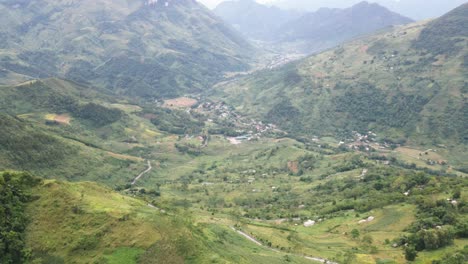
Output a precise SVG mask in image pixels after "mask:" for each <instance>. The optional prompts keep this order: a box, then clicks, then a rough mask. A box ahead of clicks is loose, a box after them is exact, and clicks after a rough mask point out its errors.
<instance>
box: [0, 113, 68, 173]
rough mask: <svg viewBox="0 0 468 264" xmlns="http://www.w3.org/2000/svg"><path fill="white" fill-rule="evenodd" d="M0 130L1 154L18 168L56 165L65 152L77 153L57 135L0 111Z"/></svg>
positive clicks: (0, 155)
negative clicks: (40, 129)
mask: <svg viewBox="0 0 468 264" xmlns="http://www.w3.org/2000/svg"><path fill="white" fill-rule="evenodd" d="M0 130H1V133H0V157H3V159H6V160H7V161H10V162H12V163H13V164H12V165H14V166H15V168H17V169H33V168H47V167H52V166H58V165H59V164H60V163H61V161H62V160H63V159H64V158H65V157H66V156H67V155H75V154H76V153H77V149H76V148H75V147H73V146H70V145H67V144H65V143H64V142H63V141H62V140H60V139H58V138H57V137H54V136H52V135H49V134H46V133H44V132H41V131H39V130H37V129H35V128H34V127H32V126H31V125H30V124H28V123H26V122H24V121H22V120H20V119H17V118H14V117H11V116H8V115H3V114H0ZM4 161H5V160H4ZM3 166H5V165H3ZM4 169H5V168H4ZM10 169H11V168H10Z"/></svg>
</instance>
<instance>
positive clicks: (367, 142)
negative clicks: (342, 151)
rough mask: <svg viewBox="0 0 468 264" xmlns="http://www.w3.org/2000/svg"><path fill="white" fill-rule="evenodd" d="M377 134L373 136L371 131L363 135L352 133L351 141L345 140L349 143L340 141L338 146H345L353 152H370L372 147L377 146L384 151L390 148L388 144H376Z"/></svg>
mask: <svg viewBox="0 0 468 264" xmlns="http://www.w3.org/2000/svg"><path fill="white" fill-rule="evenodd" d="M376 138H377V134H375V133H374V132H372V131H369V132H367V133H365V134H361V133H359V132H357V131H353V139H348V140H346V141H347V142H350V143H348V144H346V142H345V141H341V142H340V143H339V145H340V146H341V145H345V144H346V146H347V147H348V148H349V149H354V150H360V151H371V150H372V149H374V146H377V147H379V148H381V149H385V148H388V147H390V146H389V145H388V144H385V143H384V144H382V145H381V144H379V143H377V142H376Z"/></svg>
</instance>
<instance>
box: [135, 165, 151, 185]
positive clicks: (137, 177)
mask: <svg viewBox="0 0 468 264" xmlns="http://www.w3.org/2000/svg"><path fill="white" fill-rule="evenodd" d="M152 169H153V167H152V166H151V162H150V161H149V160H148V169H146V170H145V171H144V172H142V173H140V174H139V175H138V176H136V178H135V179H133V181H132V185H135V183H136V182H137V181H138V180H139V179H140V178H141V177H143V175H145V174H146V173H148V172H150V171H151V170H152Z"/></svg>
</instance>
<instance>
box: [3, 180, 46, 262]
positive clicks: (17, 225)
mask: <svg viewBox="0 0 468 264" xmlns="http://www.w3.org/2000/svg"><path fill="white" fill-rule="evenodd" d="M40 181H41V180H40V179H38V178H35V177H33V176H32V175H31V174H28V173H20V172H0V204H1V206H0V263H4V264H15V263H24V261H25V260H26V259H27V258H28V257H29V253H28V251H27V250H26V249H25V242H24V231H25V229H26V225H27V223H28V219H27V217H26V215H25V213H24V207H25V205H26V203H28V202H29V201H31V199H32V198H33V196H32V195H31V194H30V193H29V190H28V189H29V188H31V187H33V186H35V185H37V184H39V183H40Z"/></svg>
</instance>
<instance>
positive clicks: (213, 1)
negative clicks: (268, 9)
mask: <svg viewBox="0 0 468 264" xmlns="http://www.w3.org/2000/svg"><path fill="white" fill-rule="evenodd" d="M224 1H227V0H198V2H201V3H203V4H205V5H206V6H207V7H209V8H215V7H216V6H217V5H218V4H219V3H221V2H224ZM256 1H257V2H259V3H268V2H271V1H270V0H256Z"/></svg>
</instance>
